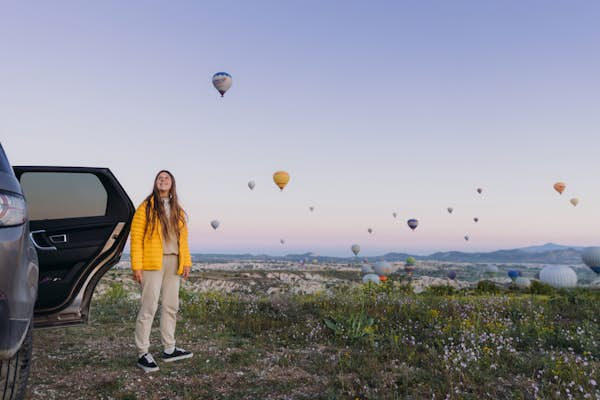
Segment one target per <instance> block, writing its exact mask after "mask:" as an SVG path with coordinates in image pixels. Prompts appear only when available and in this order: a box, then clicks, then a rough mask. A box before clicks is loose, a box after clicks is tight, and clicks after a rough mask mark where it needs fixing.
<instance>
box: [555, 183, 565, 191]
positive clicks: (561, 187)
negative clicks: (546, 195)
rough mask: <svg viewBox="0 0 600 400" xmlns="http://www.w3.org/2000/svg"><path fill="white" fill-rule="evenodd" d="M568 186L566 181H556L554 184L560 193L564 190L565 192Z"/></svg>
mask: <svg viewBox="0 0 600 400" xmlns="http://www.w3.org/2000/svg"><path fill="white" fill-rule="evenodd" d="M566 187H567V185H566V183H564V182H556V183H555V184H554V190H556V191H557V192H558V193H559V194H562V192H564V190H565V188H566Z"/></svg>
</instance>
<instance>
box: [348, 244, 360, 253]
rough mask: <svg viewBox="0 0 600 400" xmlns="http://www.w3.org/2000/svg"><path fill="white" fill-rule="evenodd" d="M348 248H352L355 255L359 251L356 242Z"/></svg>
mask: <svg viewBox="0 0 600 400" xmlns="http://www.w3.org/2000/svg"><path fill="white" fill-rule="evenodd" d="M350 250H352V252H353V253H354V255H355V256H357V255H358V253H360V246H359V245H357V244H353V245H352V246H350Z"/></svg>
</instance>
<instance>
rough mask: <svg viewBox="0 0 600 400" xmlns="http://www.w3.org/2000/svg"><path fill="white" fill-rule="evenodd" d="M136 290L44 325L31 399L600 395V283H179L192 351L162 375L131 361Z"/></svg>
mask: <svg viewBox="0 0 600 400" xmlns="http://www.w3.org/2000/svg"><path fill="white" fill-rule="evenodd" d="M122 273H123V274H127V273H128V272H122ZM131 290H134V289H132V288H131V287H130V286H128V285H126V284H124V283H123V282H119V281H111V283H110V284H109V289H108V290H106V291H104V293H102V294H101V295H98V296H96V297H95V300H94V302H93V306H92V316H91V321H90V323H89V324H87V325H82V326H76V327H70V328H61V329H45V330H36V331H35V334H34V340H35V345H34V346H35V347H34V349H35V350H34V364H33V368H32V372H31V377H30V382H29V397H28V398H30V399H61V400H63V399H568V398H573V399H600V386H599V385H600V312H599V304H600V292H599V291H597V290H591V289H577V290H572V291H556V290H554V289H552V288H549V287H546V286H543V285H540V284H537V283H536V284H535V285H534V286H533V287H532V289H530V290H527V291H521V290H518V289H516V288H512V287H511V288H508V289H507V288H499V287H497V286H495V285H493V284H491V283H485V282H483V283H481V284H480V285H479V286H478V287H477V288H471V289H468V290H463V291H459V292H457V291H455V290H454V289H453V288H451V287H446V286H437V287H431V288H429V290H427V291H425V292H424V293H421V294H414V293H412V291H411V289H410V287H409V286H407V285H405V284H402V283H399V282H389V283H386V284H384V285H380V286H378V287H373V286H357V285H340V286H339V287H336V288H335V290H333V293H325V292H324V293H316V294H311V295H291V294H289V295H282V294H277V295H272V296H258V297H257V296H252V297H249V296H243V295H237V294H223V293H217V292H208V293H201V292H194V291H191V290H189V289H186V288H183V289H182V291H181V309H180V312H179V321H178V326H177V335H176V336H177V339H178V345H179V346H181V347H184V348H186V349H189V350H192V351H193V352H194V357H193V358H192V359H190V360H183V361H180V362H176V363H172V364H165V363H161V362H160V361H158V362H159V366H160V368H161V370H160V371H159V372H157V373H153V374H145V373H143V372H142V371H141V370H138V369H137V367H136V366H135V361H136V351H135V347H134V345H133V330H134V321H135V317H136V313H137V309H138V304H137V302H138V300H135V299H132V296H131V293H130V292H131ZM157 322H158V316H157V318H156V321H155V326H156V328H154V329H153V332H152V339H151V341H152V344H153V347H152V349H151V351H152V352H153V353H154V354H155V355H156V356H158V354H160V351H161V350H162V349H161V348H160V340H159V336H158V328H157Z"/></svg>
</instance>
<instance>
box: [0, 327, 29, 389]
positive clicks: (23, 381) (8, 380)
mask: <svg viewBox="0 0 600 400" xmlns="http://www.w3.org/2000/svg"><path fill="white" fill-rule="evenodd" d="M31 325H32V323H30V324H29V329H28V330H27V334H26V335H25V340H23V344H22V345H21V348H20V349H19V351H18V352H17V353H16V354H15V355H14V356H13V357H12V358H10V359H8V360H0V395H2V397H0V399H1V400H20V399H23V398H24V397H25V390H26V388H27V378H28V377H29V367H30V366H31V350H32V348H33V346H32V344H33V343H32V342H33V335H32V333H31V330H32V326H31Z"/></svg>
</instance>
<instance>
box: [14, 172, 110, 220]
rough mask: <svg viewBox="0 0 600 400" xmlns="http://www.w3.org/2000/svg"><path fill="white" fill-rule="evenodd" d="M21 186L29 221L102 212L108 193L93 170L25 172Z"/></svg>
mask: <svg viewBox="0 0 600 400" xmlns="http://www.w3.org/2000/svg"><path fill="white" fill-rule="evenodd" d="M21 187H22V188H23V193H24V195H25V198H26V199H27V209H28V212H29V219H30V220H31V221H38V220H44V219H62V218H80V217H97V216H103V215H106V206H107V202H108V194H107V192H106V189H105V188H104V186H103V185H102V182H100V179H98V177H97V176H96V175H94V174H90V173H83V172H25V173H23V174H22V175H21Z"/></svg>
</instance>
